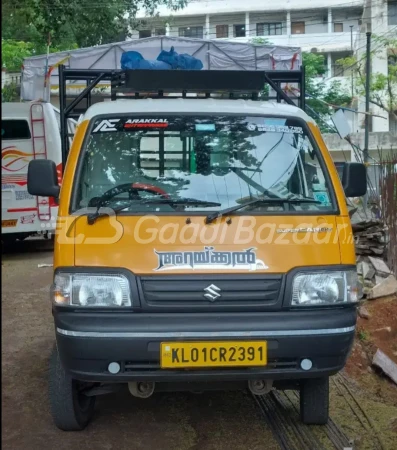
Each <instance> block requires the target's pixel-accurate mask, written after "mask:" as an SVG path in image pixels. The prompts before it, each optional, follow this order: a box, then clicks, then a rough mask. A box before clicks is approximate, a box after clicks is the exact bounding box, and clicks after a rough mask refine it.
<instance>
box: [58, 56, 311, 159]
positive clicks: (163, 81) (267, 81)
mask: <svg viewBox="0 0 397 450" xmlns="http://www.w3.org/2000/svg"><path fill="white" fill-rule="evenodd" d="M58 71H59V101H60V108H59V109H60V128H61V144H62V163H63V164H65V163H66V159H67V156H68V152H69V134H68V126H67V124H68V119H78V118H79V116H80V114H81V111H79V112H78V113H76V111H75V108H76V106H78V105H79V103H80V102H81V101H82V100H85V101H86V105H87V107H86V108H85V110H86V109H88V108H89V107H90V106H91V103H92V97H91V95H92V90H93V89H94V88H96V87H97V86H98V84H99V83H101V82H103V81H110V86H111V96H110V97H111V100H116V99H117V98H123V99H130V101H134V99H142V98H162V99H167V98H176V97H182V98H186V97H187V95H188V94H192V93H193V94H197V96H196V97H189V98H195V99H197V101H200V100H202V99H205V98H210V97H211V96H218V97H219V96H221V98H228V99H237V98H240V99H241V98H245V99H252V100H259V99H261V98H263V97H261V95H262V93H263V90H264V87H265V86H266V85H267V86H268V87H269V92H271V91H273V93H274V94H273V93H272V95H271V94H269V95H267V96H266V100H275V101H277V103H281V102H285V103H287V104H290V105H294V106H298V107H300V108H301V109H303V110H305V70H304V67H301V69H300V70H269V71H259V70H253V71H248V70H242V71H240V70H211V71H207V70H203V71H179V70H170V71H152V70H111V69H110V70H109V69H107V70H106V69H67V68H65V66H63V65H60V66H59V68H58ZM70 81H85V83H86V88H85V89H83V91H82V92H81V93H80V94H79V95H77V96H76V97H71V96H70V97H68V96H67V84H68V82H70ZM288 84H297V85H298V89H299V92H300V95H299V97H297V96H296V95H294V94H292V96H291V90H288V92H289V94H290V95H288V94H287V93H286V90H285V89H284V88H283V87H282V85H287V86H288ZM169 94H171V95H169ZM167 95H169V96H167ZM68 98H69V99H70V98H72V100H71V101H70V103H69V104H67V101H68ZM85 110H84V111H85Z"/></svg>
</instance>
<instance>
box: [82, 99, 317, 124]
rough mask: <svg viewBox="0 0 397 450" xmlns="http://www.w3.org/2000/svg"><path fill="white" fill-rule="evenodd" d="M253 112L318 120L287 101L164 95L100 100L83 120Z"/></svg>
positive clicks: (253, 113) (89, 109) (306, 120)
mask: <svg viewBox="0 0 397 450" xmlns="http://www.w3.org/2000/svg"><path fill="white" fill-rule="evenodd" d="M128 113H131V114H139V113H142V114H145V115H147V114H156V115H159V114H176V113H179V114H195V113H206V114H243V115H244V114H250V115H255V114H257V115H269V116H282V117H291V118H300V119H303V120H304V121H305V122H311V123H315V121H314V120H313V119H312V118H311V117H310V116H308V115H307V114H306V113H305V112H304V111H303V110H301V109H300V108H298V107H296V106H292V105H287V104H283V103H276V102H268V101H258V100H229V99H215V98H208V99H197V98H175V99H173V98H164V99H152V98H148V99H125V100H124V99H122V100H115V101H112V102H100V103H96V104H94V105H92V106H90V107H89V108H88V109H87V111H86V112H85V114H84V115H83V116H82V117H81V118H80V121H84V120H91V119H92V118H94V117H97V116H111V115H119V114H128Z"/></svg>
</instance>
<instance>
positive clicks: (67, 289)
mask: <svg viewBox="0 0 397 450" xmlns="http://www.w3.org/2000/svg"><path fill="white" fill-rule="evenodd" d="M52 297H53V301H54V303H55V304H57V305H66V306H84V307H98V306H99V307H106V306H109V307H117V306H131V296H130V286H129V282H128V279H127V278H126V277H125V276H124V275H121V274H90V273H57V274H56V275H55V277H54V284H53V286H52Z"/></svg>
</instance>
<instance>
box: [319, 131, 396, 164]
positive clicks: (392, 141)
mask: <svg viewBox="0 0 397 450" xmlns="http://www.w3.org/2000/svg"><path fill="white" fill-rule="evenodd" d="M351 137H352V142H353V143H355V144H356V145H358V146H359V147H360V148H361V149H363V148H364V133H363V132H361V133H355V134H352V135H351ZM324 140H325V143H326V144H327V147H328V150H329V151H330V152H331V155H332V158H333V159H334V160H335V161H344V160H345V159H344V155H346V156H349V155H350V158H351V159H350V160H351V161H354V160H355V157H354V153H353V151H352V148H351V146H350V144H349V143H348V142H347V141H346V140H344V139H341V138H340V137H339V135H337V134H324ZM392 149H393V150H394V151H396V150H397V136H396V135H393V134H392V133H389V132H387V133H382V132H381V133H376V132H375V133H369V155H370V162H374V160H375V161H379V152H381V153H382V154H383V155H384V156H386V155H387V154H388V153H389V152H390V150H392ZM334 155H335V157H334ZM336 157H338V158H340V157H342V158H343V159H336Z"/></svg>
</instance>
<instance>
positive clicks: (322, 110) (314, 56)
mask: <svg viewBox="0 0 397 450" xmlns="http://www.w3.org/2000/svg"><path fill="white" fill-rule="evenodd" d="M302 57H303V64H304V66H305V70H306V86H305V87H306V96H307V99H306V105H307V113H308V114H309V115H310V116H312V117H313V118H314V119H315V120H316V121H317V122H319V126H320V128H321V129H322V130H323V131H328V132H334V128H333V127H330V126H329V125H328V123H329V118H330V116H331V115H332V114H333V113H334V112H335V110H336V107H338V106H339V107H343V106H348V105H349V104H350V103H351V101H352V97H351V95H350V93H349V92H347V90H346V88H345V87H344V86H343V85H342V83H341V82H340V81H332V82H330V83H327V82H326V81H324V79H323V78H322V76H323V75H324V74H325V72H326V66H325V58H324V55H321V54H318V53H306V52H303V55H302ZM319 119H320V121H319Z"/></svg>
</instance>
